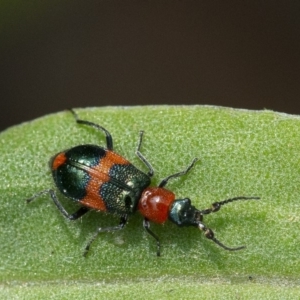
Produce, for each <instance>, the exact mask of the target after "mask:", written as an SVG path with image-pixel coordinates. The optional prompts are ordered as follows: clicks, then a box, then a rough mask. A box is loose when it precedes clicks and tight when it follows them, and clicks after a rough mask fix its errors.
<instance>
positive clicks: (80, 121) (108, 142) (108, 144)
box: [70, 109, 113, 150]
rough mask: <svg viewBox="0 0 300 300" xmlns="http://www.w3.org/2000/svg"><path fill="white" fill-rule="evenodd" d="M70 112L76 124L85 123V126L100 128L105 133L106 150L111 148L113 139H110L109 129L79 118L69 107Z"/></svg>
mask: <svg viewBox="0 0 300 300" xmlns="http://www.w3.org/2000/svg"><path fill="white" fill-rule="evenodd" d="M70 112H71V113H72V114H73V116H74V118H75V120H76V122H77V123H78V124H83V125H87V126H90V127H94V128H96V129H98V130H102V131H103V132H104V134H105V137H106V148H107V149H108V150H113V139H112V136H111V134H110V133H109V131H108V130H107V129H105V128H104V127H102V126H101V125H98V124H95V123H93V122H90V121H86V120H81V119H79V118H78V115H77V114H76V112H75V111H74V110H73V109H70Z"/></svg>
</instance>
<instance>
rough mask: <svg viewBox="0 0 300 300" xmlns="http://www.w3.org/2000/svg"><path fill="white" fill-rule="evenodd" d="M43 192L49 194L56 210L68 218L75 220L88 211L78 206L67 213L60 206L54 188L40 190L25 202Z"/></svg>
mask: <svg viewBox="0 0 300 300" xmlns="http://www.w3.org/2000/svg"><path fill="white" fill-rule="evenodd" d="M45 194H50V196H51V198H52V200H53V202H54V204H55V205H56V207H57V208H58V210H59V211H60V212H61V213H62V214H63V215H64V216H65V217H66V218H67V219H69V220H76V219H78V218H80V217H81V216H83V215H84V214H85V213H87V212H88V211H89V209H88V208H86V207H80V208H79V209H78V210H77V211H76V212H75V213H73V214H69V213H68V212H67V211H66V210H65V208H64V207H63V206H62V204H61V203H60V202H59V200H58V198H57V196H56V193H55V191H54V190H51V189H50V190H45V191H42V192H39V193H37V194H35V195H34V196H32V197H31V198H29V199H27V200H26V201H27V203H30V202H31V201H32V200H34V199H35V198H38V197H40V196H42V195H45Z"/></svg>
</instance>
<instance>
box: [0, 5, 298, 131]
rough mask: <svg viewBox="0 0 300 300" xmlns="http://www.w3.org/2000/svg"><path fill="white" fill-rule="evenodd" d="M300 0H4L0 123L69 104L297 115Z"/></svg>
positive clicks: (0, 29)
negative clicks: (196, 107)
mask: <svg viewBox="0 0 300 300" xmlns="http://www.w3.org/2000/svg"><path fill="white" fill-rule="evenodd" d="M299 56H300V1H289V0H287V1H275V0H273V1H254V2H253V1H246V2H245V1H235V0H234V1H200V0H198V1H163V0H151V1H150V0H149V1H142V0H139V1H126V0H123V1H114V0H110V1H108V0H107V1H101V0H97V1H96V0H95V1H78V0H72V1H71V0H65V1H61V0H60V1H57V0H43V1H37V0H34V1H24V0H22V1H20V0H19V1H1V4H0V112H1V117H0V130H2V129H4V128H6V127H8V126H10V125H13V124H17V123H20V122H22V121H27V120H30V119H33V118H36V117H39V116H42V115H44V114H47V113H50V112H56V111H60V110H63V109H65V108H70V107H85V106H104V105H141V104H212V105H223V106H232V107H237V108H250V109H264V108H266V109H272V110H276V111H281V112H287V113H293V114H300V101H299V96H300V80H299V79H300V74H299V71H300V68H299V67H300V59H299Z"/></svg>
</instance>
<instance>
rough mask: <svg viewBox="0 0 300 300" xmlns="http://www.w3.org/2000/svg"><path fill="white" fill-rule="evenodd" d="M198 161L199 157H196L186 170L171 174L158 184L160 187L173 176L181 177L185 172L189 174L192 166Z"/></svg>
mask: <svg viewBox="0 0 300 300" xmlns="http://www.w3.org/2000/svg"><path fill="white" fill-rule="evenodd" d="M197 161H198V158H197V157H196V158H194V159H193V161H192V163H191V164H190V165H189V166H188V167H187V168H186V169H185V170H184V171H181V172H178V173H175V174H172V175H169V176H168V177H166V178H165V179H163V180H162V181H161V182H160V184H159V185H158V187H161V188H162V187H164V186H165V185H166V184H167V183H168V181H169V180H170V179H171V178H176V177H180V176H183V175H185V174H187V173H188V172H189V171H190V170H191V168H192V167H193V166H194V165H195V163H196V162H197Z"/></svg>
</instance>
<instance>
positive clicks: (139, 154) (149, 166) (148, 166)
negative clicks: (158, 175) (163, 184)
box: [135, 130, 154, 177]
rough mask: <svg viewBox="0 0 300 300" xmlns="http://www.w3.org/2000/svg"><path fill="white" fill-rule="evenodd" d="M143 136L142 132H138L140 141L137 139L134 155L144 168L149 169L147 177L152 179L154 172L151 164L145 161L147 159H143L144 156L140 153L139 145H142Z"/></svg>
mask: <svg viewBox="0 0 300 300" xmlns="http://www.w3.org/2000/svg"><path fill="white" fill-rule="evenodd" d="M143 135H144V131H142V130H141V131H140V139H139V143H138V146H137V149H136V151H135V154H136V155H137V156H138V158H139V159H140V160H141V161H142V162H143V163H144V164H145V165H146V167H147V168H148V169H149V171H148V176H149V177H152V176H153V174H154V170H153V168H152V166H151V164H150V163H149V162H148V161H147V159H146V158H145V156H144V155H143V154H142V153H141V152H140V149H141V145H142V141H143Z"/></svg>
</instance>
